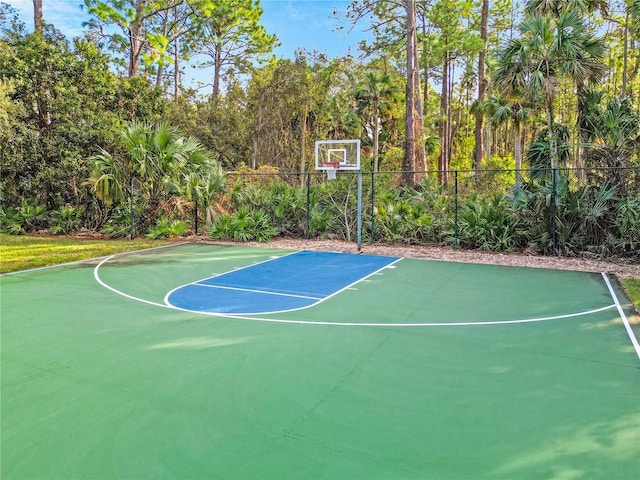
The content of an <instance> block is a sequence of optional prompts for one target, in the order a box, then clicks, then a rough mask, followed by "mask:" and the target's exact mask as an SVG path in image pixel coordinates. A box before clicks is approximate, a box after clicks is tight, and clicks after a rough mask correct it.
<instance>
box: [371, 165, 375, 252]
mask: <svg viewBox="0 0 640 480" xmlns="http://www.w3.org/2000/svg"><path fill="white" fill-rule="evenodd" d="M375 184H376V174H375V173H374V172H371V242H370V243H371V244H373V243H374V239H375V232H376V225H375V223H376V207H375V199H376V197H375V193H374V190H375Z"/></svg>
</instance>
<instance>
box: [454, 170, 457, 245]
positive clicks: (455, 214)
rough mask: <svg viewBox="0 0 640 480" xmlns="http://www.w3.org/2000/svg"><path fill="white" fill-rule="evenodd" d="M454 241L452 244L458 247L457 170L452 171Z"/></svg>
mask: <svg viewBox="0 0 640 480" xmlns="http://www.w3.org/2000/svg"><path fill="white" fill-rule="evenodd" d="M453 192H454V240H453V244H454V245H455V246H456V247H457V246H458V170H455V171H454V187H453Z"/></svg>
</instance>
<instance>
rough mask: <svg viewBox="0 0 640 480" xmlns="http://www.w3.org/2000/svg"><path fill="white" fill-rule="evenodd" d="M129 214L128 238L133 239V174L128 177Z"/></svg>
mask: <svg viewBox="0 0 640 480" xmlns="http://www.w3.org/2000/svg"><path fill="white" fill-rule="evenodd" d="M129 210H130V211H129V214H130V217H129V218H130V220H131V230H130V232H129V239H130V240H133V237H134V234H135V227H134V225H133V175H131V177H130V178H129Z"/></svg>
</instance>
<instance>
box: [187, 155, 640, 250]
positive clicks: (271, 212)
mask: <svg viewBox="0 0 640 480" xmlns="http://www.w3.org/2000/svg"><path fill="white" fill-rule="evenodd" d="M357 177H358V173H356V172H339V173H338V175H337V178H336V179H335V180H329V179H328V178H327V174H326V173H325V172H315V171H314V172H305V173H283V172H276V171H271V172H268V173H246V172H243V173H241V174H234V173H229V174H227V188H226V193H225V195H224V202H223V203H224V206H223V211H224V212H225V213H224V214H223V215H222V216H221V217H219V218H218V219H216V220H217V223H216V221H214V222H210V225H209V226H208V227H207V228H209V230H210V232H211V233H212V235H213V236H214V237H217V238H225V237H228V238H234V239H236V240H243V239H244V237H245V236H247V235H245V234H246V233H247V232H242V229H243V228H245V230H246V229H247V228H248V227H249V226H251V225H253V226H254V227H255V228H256V229H258V228H259V227H260V226H262V227H263V228H268V230H269V232H268V233H269V236H278V235H280V236H292V237H300V238H302V237H304V238H338V239H344V240H348V241H355V240H356V232H357V230H358V208H357V206H358V205H357V202H358V195H357V193H358V188H357ZM361 180H362V187H361V209H360V212H361V222H362V241H363V242H404V243H416V244H447V245H455V246H463V247H469V248H482V249H486V250H497V251H509V250H518V249H529V250H531V251H535V252H540V253H565V254H576V253H585V252H588V253H592V254H603V255H607V254H619V255H631V256H638V251H639V250H640V167H629V168H591V169H554V170H552V169H527V170H521V171H516V170H480V171H476V170H450V171H446V172H443V171H429V172H378V173H373V172H363V173H362V174H361ZM407 181H409V183H407ZM199 222H200V224H202V222H203V219H202V218H200V220H199ZM220 222H222V223H223V224H224V222H227V224H226V225H223V227H225V228H221V227H220V225H219V224H220ZM231 224H233V225H231ZM227 227H228V228H227ZM247 237H248V238H247V239H252V238H250V237H252V235H248V236H247ZM256 238H257V237H256Z"/></svg>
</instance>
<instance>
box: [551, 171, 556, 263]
mask: <svg viewBox="0 0 640 480" xmlns="http://www.w3.org/2000/svg"><path fill="white" fill-rule="evenodd" d="M556 170H557V169H556V168H552V169H551V175H552V177H551V242H552V244H553V253H556V254H557V253H558V236H557V235H556V195H557V194H558V192H557V189H558V185H557V180H556V175H557V172H556Z"/></svg>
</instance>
